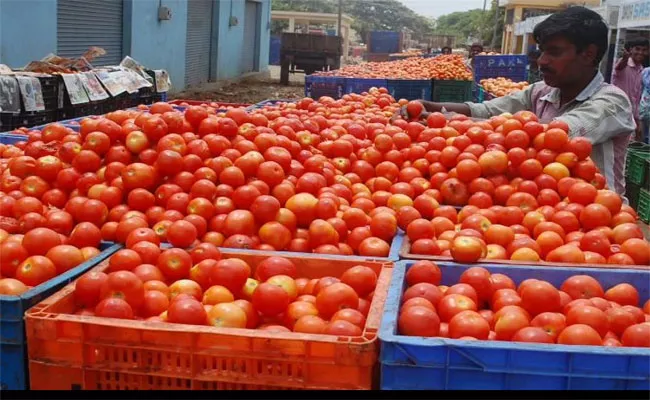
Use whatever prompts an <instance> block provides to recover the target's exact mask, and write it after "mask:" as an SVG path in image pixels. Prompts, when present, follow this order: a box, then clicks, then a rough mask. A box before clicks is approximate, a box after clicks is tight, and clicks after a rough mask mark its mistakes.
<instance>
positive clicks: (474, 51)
mask: <svg viewBox="0 0 650 400" xmlns="http://www.w3.org/2000/svg"><path fill="white" fill-rule="evenodd" d="M482 52H483V45H481V44H480V43H474V44H473V45H472V47H470V48H469V55H468V56H467V61H466V62H465V65H467V66H468V67H469V68H470V69H473V67H474V57H476V56H477V55H479V54H481V53H482Z"/></svg>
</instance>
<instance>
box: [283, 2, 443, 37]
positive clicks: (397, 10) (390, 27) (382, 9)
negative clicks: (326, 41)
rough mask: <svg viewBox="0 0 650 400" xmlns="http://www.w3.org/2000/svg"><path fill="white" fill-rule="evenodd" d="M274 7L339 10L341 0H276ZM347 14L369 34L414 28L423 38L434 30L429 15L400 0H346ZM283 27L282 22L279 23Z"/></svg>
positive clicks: (362, 33) (355, 26)
mask: <svg viewBox="0 0 650 400" xmlns="http://www.w3.org/2000/svg"><path fill="white" fill-rule="evenodd" d="M271 7H272V9H273V10H292V11H305V12H320V13H331V14H336V13H337V12H338V0H272V3H271ZM342 11H343V13H344V14H348V15H350V16H351V17H352V18H354V23H353V24H352V29H354V30H355V31H357V32H358V33H359V35H360V36H361V37H362V38H365V37H366V35H367V34H368V32H371V31H404V30H406V29H408V30H410V31H411V32H412V37H413V38H414V39H416V40H422V39H424V38H425V37H427V36H428V35H430V34H431V33H432V32H433V24H432V23H431V21H430V20H429V19H427V18H426V17H423V16H421V15H419V14H416V13H415V12H414V11H413V10H411V9H410V8H408V7H406V6H405V5H403V4H402V3H400V2H399V1H397V0H344V1H343V3H342ZM276 29H279V25H278V26H277V27H276Z"/></svg>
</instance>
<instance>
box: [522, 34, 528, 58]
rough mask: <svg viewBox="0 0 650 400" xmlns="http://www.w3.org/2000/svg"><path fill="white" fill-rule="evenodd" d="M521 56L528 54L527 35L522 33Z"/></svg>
mask: <svg viewBox="0 0 650 400" xmlns="http://www.w3.org/2000/svg"><path fill="white" fill-rule="evenodd" d="M521 54H528V34H527V33H526V32H524V40H523V42H522V45H521Z"/></svg>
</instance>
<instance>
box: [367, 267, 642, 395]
mask: <svg viewBox="0 0 650 400" xmlns="http://www.w3.org/2000/svg"><path fill="white" fill-rule="evenodd" d="M412 264H413V261H402V262H400V263H398V264H396V266H395V268H394V270H393V278H392V280H391V285H390V289H389V291H388V299H387V301H386V306H385V309H384V315H383V318H382V323H381V329H380V332H379V338H380V341H381V353H380V363H381V389H382V390H391V389H393V390H394V389H405V390H408V389H420V390H456V389H474V390H521V389H527V390H528V389H533V390H539V389H544V390H635V389H636V390H646V391H647V390H650V349H640V348H611V347H596V346H566V345H544V344H522V343H512V342H498V341H490V342H488V341H466V340H456V339H444V338H423V337H411V336H402V335H398V334H397V328H396V321H397V318H398V311H399V307H400V304H401V299H402V293H403V292H404V289H405V282H404V276H405V274H406V270H407V269H408V268H409V266H410V265H412ZM438 266H439V267H440V270H441V271H442V284H445V285H451V284H453V283H456V282H458V279H459V277H460V275H461V274H462V273H463V271H465V270H466V269H468V268H469V267H470V266H467V265H460V264H454V263H438ZM488 269H489V270H490V272H491V273H502V274H506V275H508V276H509V277H510V278H512V279H513V280H514V281H515V282H516V283H517V284H519V283H521V282H522V281H523V280H524V279H527V278H537V279H544V280H546V281H548V282H550V283H552V284H553V285H556V286H559V285H560V284H561V283H562V282H563V281H564V280H565V279H567V278H569V277H570V276H572V275H577V274H581V275H582V274H583V275H590V276H592V277H594V278H596V279H598V280H599V281H600V283H601V284H602V285H603V288H609V287H611V286H613V285H616V284H619V283H624V282H625V283H632V284H634V285H635V286H636V288H637V289H638V290H639V295H640V298H641V299H642V300H643V301H642V303H643V302H645V300H646V299H648V296H649V291H650V287H649V286H650V273H649V272H645V271H630V270H594V269H563V268H562V269H560V268H558V269H541V268H535V267H516V268H512V267H510V268H508V267H500V266H496V265H495V266H490V267H489V268H488Z"/></svg>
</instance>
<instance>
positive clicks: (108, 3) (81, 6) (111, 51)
mask: <svg viewBox="0 0 650 400" xmlns="http://www.w3.org/2000/svg"><path fill="white" fill-rule="evenodd" d="M123 3H124V2H123V0H58V1H57V5H56V14H57V28H56V39H57V55H59V56H61V57H70V58H77V57H80V56H81V55H82V54H83V53H84V52H86V50H88V48H89V47H91V46H98V47H101V48H103V49H104V50H106V55H104V56H102V57H99V58H96V59H95V60H93V61H92V64H93V65H95V66H97V65H117V64H119V63H120V61H122V58H123V56H124V55H123V54H122V29H123V28H122V26H123V20H122V18H123Z"/></svg>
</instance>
